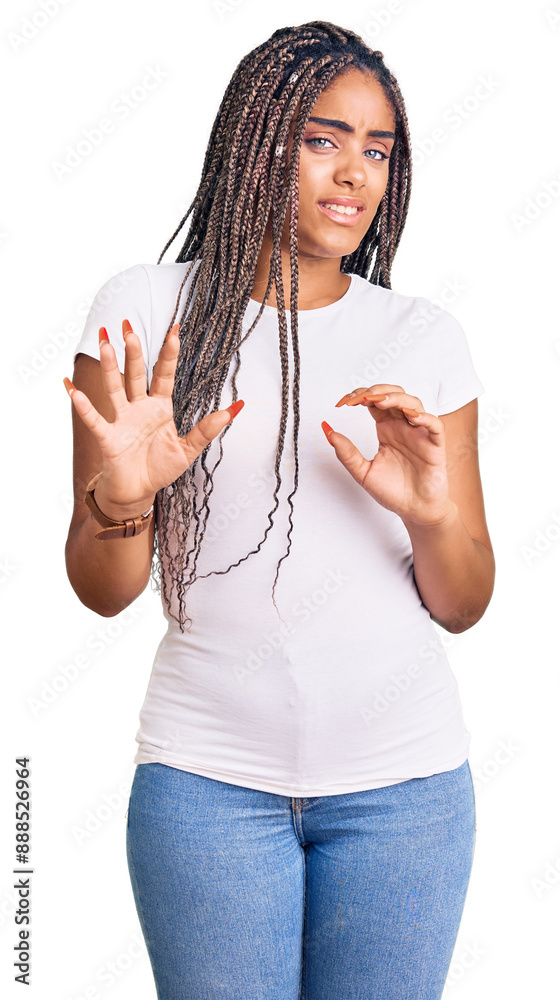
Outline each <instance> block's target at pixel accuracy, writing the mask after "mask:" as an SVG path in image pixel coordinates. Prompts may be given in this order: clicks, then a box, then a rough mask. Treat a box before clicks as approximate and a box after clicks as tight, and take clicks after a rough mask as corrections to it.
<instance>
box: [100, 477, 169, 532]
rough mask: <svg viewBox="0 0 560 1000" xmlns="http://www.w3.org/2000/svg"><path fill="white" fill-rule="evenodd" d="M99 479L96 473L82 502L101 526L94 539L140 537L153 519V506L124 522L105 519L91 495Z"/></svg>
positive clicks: (109, 518)
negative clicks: (101, 528)
mask: <svg viewBox="0 0 560 1000" xmlns="http://www.w3.org/2000/svg"><path fill="white" fill-rule="evenodd" d="M100 479H101V472H98V473H97V475H96V476H94V477H93V479H92V480H91V481H90V482H89V483H88V485H87V487H86V495H85V497H84V502H85V503H86V504H87V506H88V507H89V509H90V510H91V513H92V514H93V516H94V518H95V520H96V521H98V522H99V524H101V525H102V526H103V530H102V531H98V532H97V533H96V535H95V537H96V538H99V539H100V540H101V541H103V540H104V539H106V538H132V536H133V535H140V534H141V533H142V532H143V531H145V530H146V528H147V527H148V525H149V523H150V521H151V520H152V518H153V514H154V505H153V504H152V506H151V507H150V509H149V510H147V511H146V513H145V514H138V516H137V517H131V518H127V520H126V521H114V520H113V519H112V518H111V517H107V515H106V514H104V513H103V511H102V510H100V509H99V507H98V506H97V503H96V502H95V497H94V495H93V494H94V490H95V487H96V486H97V483H98V482H99V480H100Z"/></svg>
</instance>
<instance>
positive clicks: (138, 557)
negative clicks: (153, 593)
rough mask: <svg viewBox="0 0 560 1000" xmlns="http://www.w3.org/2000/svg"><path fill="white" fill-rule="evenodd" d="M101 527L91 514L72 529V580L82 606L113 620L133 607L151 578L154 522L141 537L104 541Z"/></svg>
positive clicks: (68, 556)
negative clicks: (130, 605) (130, 606)
mask: <svg viewBox="0 0 560 1000" xmlns="http://www.w3.org/2000/svg"><path fill="white" fill-rule="evenodd" d="M100 530H101V525H100V524H98V522H97V521H96V520H94V518H93V517H92V516H91V515H90V513H89V512H88V516H87V517H85V518H84V520H83V521H81V522H80V523H79V524H75V525H73V526H72V527H71V529H70V531H69V533H68V539H67V542H66V549H65V555H66V570H67V573H68V579H69V580H70V583H71V584H72V587H73V589H74V591H75V592H76V594H77V596H78V597H79V599H80V601H81V602H82V604H85V606H86V607H87V608H90V610H91V611H95V612H96V614H98V615H103V616H104V617H105V618H112V617H113V616H114V615H118V614H119V613H120V612H121V611H123V610H124V609H125V608H127V607H128V605H129V604H132V602H133V601H134V600H136V598H137V597H138V596H139V595H140V594H141V593H142V591H143V590H144V589H145V587H146V584H147V583H148V580H149V579H150V569H151V564H152V555H153V549H154V525H153V523H152V524H150V526H149V527H148V528H147V529H146V530H145V531H143V532H142V534H140V535H138V536H137V537H132V538H110V539H104V540H101V539H99V538H96V537H95V533H96V532H97V531H100Z"/></svg>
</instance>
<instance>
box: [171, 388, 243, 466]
mask: <svg viewBox="0 0 560 1000" xmlns="http://www.w3.org/2000/svg"><path fill="white" fill-rule="evenodd" d="M244 405H245V404H244V402H243V400H242V399H238V400H237V402H235V403H232V404H231V406H228V407H227V408H226V409H225V410H216V411H215V413H209V414H207V416H205V417H203V418H202V420H199V421H198V423H197V424H195V425H194V427H193V428H192V430H190V431H189V433H188V434H185V436H184V437H183V438H181V439H180V440H181V443H182V445H183V447H184V449H185V455H186V457H187V459H188V464H189V465H192V463H193V462H194V460H195V458H198V456H199V455H200V453H201V451H203V450H204V448H206V446H207V445H209V444H210V442H211V441H213V440H214V438H215V437H217V436H218V434H219V433H220V431H223V429H224V427H227V425H228V424H230V423H231V422H232V420H233V419H234V418H235V417H236V416H237V414H238V413H239V411H240V410H241V409H242V407H243V406H244Z"/></svg>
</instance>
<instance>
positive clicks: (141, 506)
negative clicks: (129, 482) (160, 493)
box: [93, 477, 156, 522]
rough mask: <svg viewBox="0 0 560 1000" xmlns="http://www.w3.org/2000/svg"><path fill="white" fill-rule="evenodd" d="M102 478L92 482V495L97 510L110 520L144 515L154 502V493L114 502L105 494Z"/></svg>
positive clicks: (124, 519)
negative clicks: (127, 500)
mask: <svg viewBox="0 0 560 1000" xmlns="http://www.w3.org/2000/svg"><path fill="white" fill-rule="evenodd" d="M102 480H103V477H101V478H100V479H99V480H98V482H96V483H95V484H94V487H93V496H94V500H95V503H96V504H97V506H98V507H99V510H100V511H101V512H102V513H103V514H105V517H108V518H110V519H111V520H112V521H119V522H120V521H128V520H133V519H134V518H137V517H142V516H146V515H147V514H148V513H149V511H150V509H151V508H152V507H153V505H154V503H155V498H156V497H155V493H152V494H150V495H148V496H145V497H141V498H140V499H138V500H132V501H130V502H128V503H115V502H114V501H112V500H111V499H110V497H108V496H107V495H106V493H105V491H104V488H103V481H102Z"/></svg>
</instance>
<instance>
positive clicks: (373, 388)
mask: <svg viewBox="0 0 560 1000" xmlns="http://www.w3.org/2000/svg"><path fill="white" fill-rule="evenodd" d="M366 392H369V393H373V394H376V395H378V396H379V398H380V399H381V398H383V397H384V396H386V395H387V393H389V392H404V389H403V387H402V385H391V384H389V383H379V384H378V385H370V386H369V387H368V386H365V385H364V386H360V387H359V388H358V389H352V391H351V392H347V393H346V395H345V396H343V397H342V399H339V401H338V403H335V406H356V405H357V404H358V403H361V402H362V396H364V394H365V393H366Z"/></svg>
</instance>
